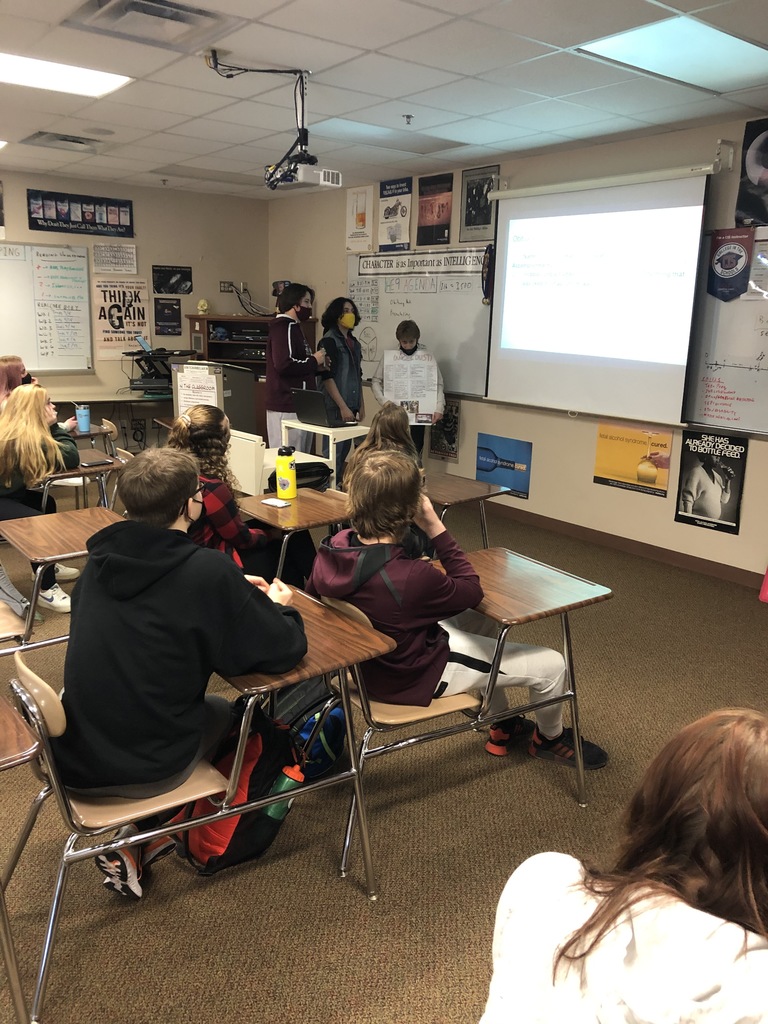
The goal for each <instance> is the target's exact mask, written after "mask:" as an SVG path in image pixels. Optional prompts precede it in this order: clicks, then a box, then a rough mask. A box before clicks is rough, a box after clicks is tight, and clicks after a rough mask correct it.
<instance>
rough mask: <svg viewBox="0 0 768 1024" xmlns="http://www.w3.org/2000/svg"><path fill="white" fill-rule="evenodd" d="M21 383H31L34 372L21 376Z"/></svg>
mask: <svg viewBox="0 0 768 1024" xmlns="http://www.w3.org/2000/svg"><path fill="white" fill-rule="evenodd" d="M21 383H22V384H31V383H32V374H31V373H25V374H24V376H23V377H22V378H21Z"/></svg>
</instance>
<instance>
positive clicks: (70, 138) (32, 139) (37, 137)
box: [21, 132, 106, 156]
mask: <svg viewBox="0 0 768 1024" xmlns="http://www.w3.org/2000/svg"><path fill="white" fill-rule="evenodd" d="M21 143H22V145H24V146H43V147H44V148H45V149H66V150H67V152H68V153H83V154H85V155H87V156H96V155H97V154H98V153H101V152H103V151H104V149H105V148H106V146H105V144H104V142H101V141H100V140H99V139H86V138H83V137H82V136H80V135H59V134H58V132H35V133H34V135H29V136H27V138H26V139H22V140H21Z"/></svg>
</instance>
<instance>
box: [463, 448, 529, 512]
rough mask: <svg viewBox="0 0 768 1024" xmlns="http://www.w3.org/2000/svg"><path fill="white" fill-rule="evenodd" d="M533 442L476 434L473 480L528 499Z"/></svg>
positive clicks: (516, 496)
mask: <svg viewBox="0 0 768 1024" xmlns="http://www.w3.org/2000/svg"><path fill="white" fill-rule="evenodd" d="M532 457H533V444H532V442H531V441H520V440H517V439H516V438H513V437H497V436H496V435H495V434H478V435H477V459H476V462H475V479H476V480H482V481H483V483H486V484H501V486H503V487H509V489H510V493H511V494H512V495H513V496H514V497H515V498H528V497H529V495H530V490H531V459H532Z"/></svg>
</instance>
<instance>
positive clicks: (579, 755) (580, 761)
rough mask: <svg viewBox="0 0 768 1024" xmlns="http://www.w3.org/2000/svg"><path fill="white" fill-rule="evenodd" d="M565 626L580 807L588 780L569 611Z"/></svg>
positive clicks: (566, 660)
mask: <svg viewBox="0 0 768 1024" xmlns="http://www.w3.org/2000/svg"><path fill="white" fill-rule="evenodd" d="M560 621H561V623H562V627H563V657H564V659H565V674H566V675H565V677H566V679H567V680H568V682H569V684H570V690H571V693H572V694H573V697H572V698H571V724H572V726H573V748H574V750H575V752H576V799H577V800H578V803H579V807H586V806H587V780H586V778H585V775H584V753H583V751H582V749H581V723H580V721H579V702H578V700H577V699H576V676H575V673H574V671H573V648H572V647H571V626H570V623H569V621H568V612H563V613H562V614H561V615H560Z"/></svg>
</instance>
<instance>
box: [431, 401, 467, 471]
mask: <svg viewBox="0 0 768 1024" xmlns="http://www.w3.org/2000/svg"><path fill="white" fill-rule="evenodd" d="M460 413H461V404H460V402H459V399H458V398H446V400H445V408H444V409H443V418H442V419H441V420H438V421H437V423H435V424H434V425H433V426H432V427H431V428H430V431H429V457H430V459H442V460H443V462H458V461H459V416H460Z"/></svg>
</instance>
